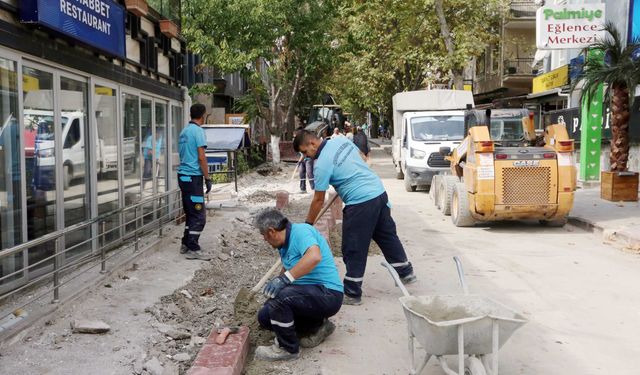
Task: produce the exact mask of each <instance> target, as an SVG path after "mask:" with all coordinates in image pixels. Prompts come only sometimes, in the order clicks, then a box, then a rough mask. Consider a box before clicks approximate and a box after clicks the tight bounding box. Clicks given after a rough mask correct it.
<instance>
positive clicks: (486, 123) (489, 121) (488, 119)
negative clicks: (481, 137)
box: [484, 108, 491, 129]
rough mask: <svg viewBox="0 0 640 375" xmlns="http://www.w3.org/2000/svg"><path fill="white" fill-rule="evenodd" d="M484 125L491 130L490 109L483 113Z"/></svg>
mask: <svg viewBox="0 0 640 375" xmlns="http://www.w3.org/2000/svg"><path fill="white" fill-rule="evenodd" d="M484 124H485V125H486V126H487V128H489V129H491V108H487V110H486V111H485V120H484Z"/></svg>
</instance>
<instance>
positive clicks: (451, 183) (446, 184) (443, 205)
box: [438, 175, 460, 216]
mask: <svg viewBox="0 0 640 375" xmlns="http://www.w3.org/2000/svg"><path fill="white" fill-rule="evenodd" d="M458 182H460V180H459V179H458V177H456V176H450V175H448V176H442V180H441V182H440V191H438V198H439V199H440V210H442V213H443V214H445V215H446V216H449V215H451V197H453V190H454V189H455V187H456V184H457V183H458Z"/></svg>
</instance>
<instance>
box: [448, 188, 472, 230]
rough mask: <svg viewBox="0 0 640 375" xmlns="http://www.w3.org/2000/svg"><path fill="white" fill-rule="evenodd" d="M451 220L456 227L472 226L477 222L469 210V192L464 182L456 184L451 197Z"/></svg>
mask: <svg viewBox="0 0 640 375" xmlns="http://www.w3.org/2000/svg"><path fill="white" fill-rule="evenodd" d="M451 221H452V222H453V224H454V225H455V226H456V227H472V226H474V224H475V223H476V221H475V219H474V218H473V216H471V211H470V210H469V193H467V189H466V188H465V186H464V183H462V182H458V183H457V184H456V185H455V189H454V191H453V196H452V197H451Z"/></svg>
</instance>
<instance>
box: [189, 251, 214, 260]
mask: <svg viewBox="0 0 640 375" xmlns="http://www.w3.org/2000/svg"><path fill="white" fill-rule="evenodd" d="M184 257H185V258H187V259H190V260H211V255H207V254H205V253H203V252H202V250H198V251H187V252H186V253H185V255H184Z"/></svg>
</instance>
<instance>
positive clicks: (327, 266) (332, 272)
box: [279, 224, 344, 292]
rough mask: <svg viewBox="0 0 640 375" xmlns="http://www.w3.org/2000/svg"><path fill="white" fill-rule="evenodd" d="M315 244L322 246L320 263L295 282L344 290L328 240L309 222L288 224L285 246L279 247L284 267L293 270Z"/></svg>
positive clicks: (339, 290)
mask: <svg viewBox="0 0 640 375" xmlns="http://www.w3.org/2000/svg"><path fill="white" fill-rule="evenodd" d="M314 245H315V246H318V247H319V248H320V254H321V255H322V259H321V260H320V263H318V264H317V265H316V266H315V268H314V269H313V270H311V272H309V273H308V274H306V275H304V276H302V277H301V278H299V279H296V280H295V281H294V282H293V283H294V284H299V285H314V284H321V285H324V286H325V287H327V288H329V289H332V290H337V291H338V292H344V287H343V286H342V281H340V276H339V275H338V268H336V263H335V261H334V260H333V254H332V253H331V249H329V244H328V243H327V240H325V239H324V237H322V235H321V234H320V232H318V230H317V229H316V228H314V227H312V226H311V225H309V224H289V225H287V235H286V240H285V243H284V246H282V247H281V248H280V249H279V251H280V258H281V259H282V265H283V267H284V269H285V270H287V271H288V270H291V269H292V268H293V266H295V265H296V264H298V262H299V261H300V259H302V257H303V256H304V254H305V253H306V252H307V249H309V248H310V247H311V246H314Z"/></svg>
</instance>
